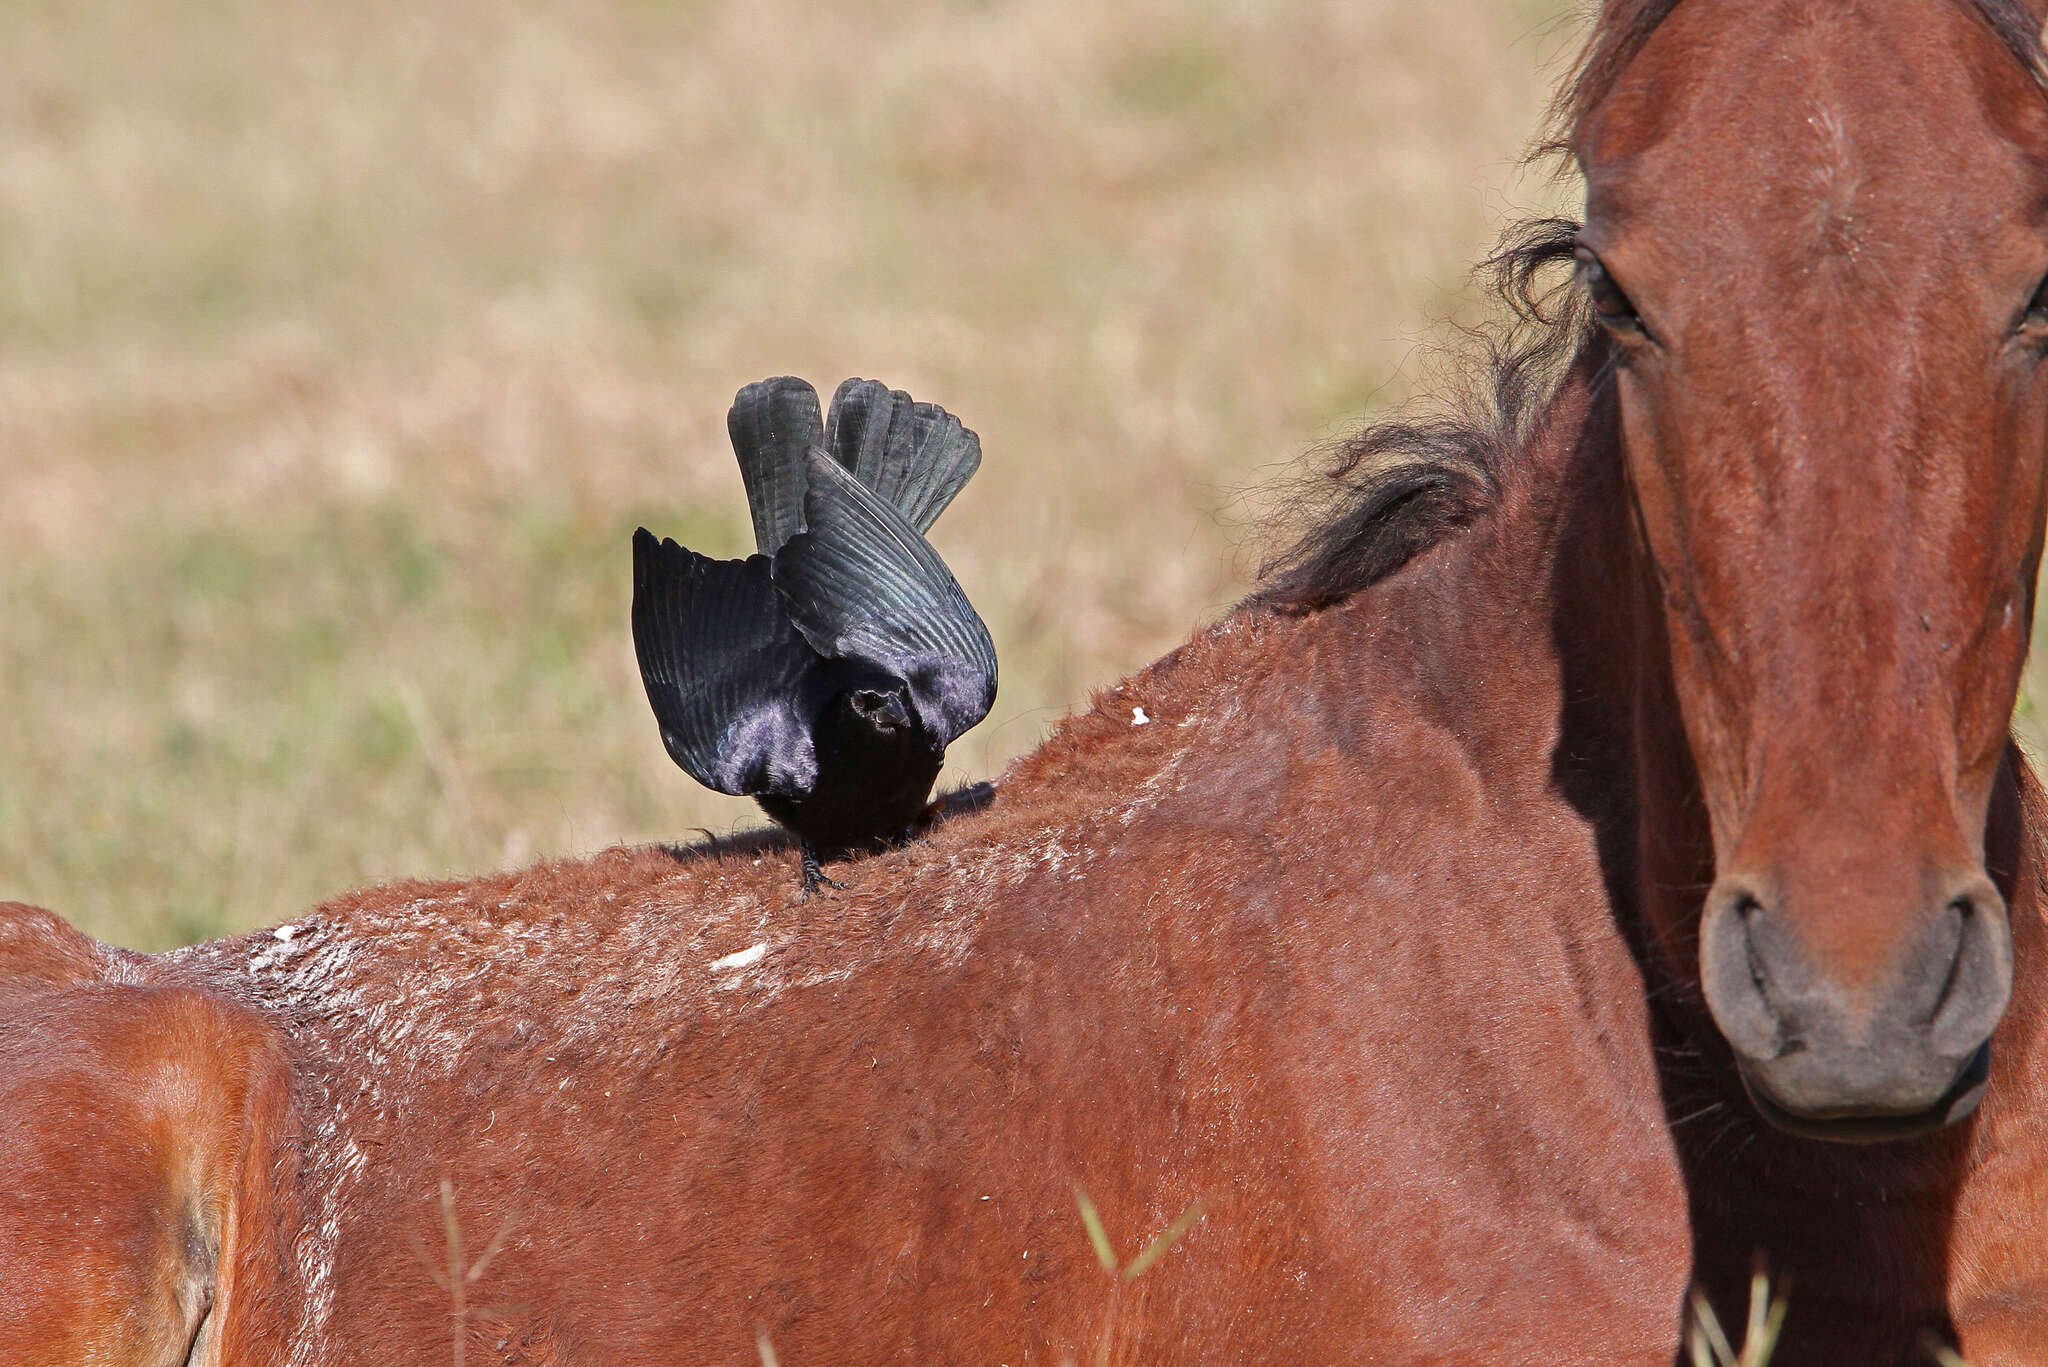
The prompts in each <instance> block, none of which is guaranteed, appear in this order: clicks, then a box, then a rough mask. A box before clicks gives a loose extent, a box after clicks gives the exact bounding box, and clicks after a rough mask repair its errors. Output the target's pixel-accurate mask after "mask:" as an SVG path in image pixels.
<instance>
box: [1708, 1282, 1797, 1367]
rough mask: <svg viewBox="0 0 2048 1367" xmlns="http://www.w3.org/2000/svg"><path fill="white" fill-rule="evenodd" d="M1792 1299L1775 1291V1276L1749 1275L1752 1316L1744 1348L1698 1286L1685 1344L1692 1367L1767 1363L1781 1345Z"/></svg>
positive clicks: (1759, 1366)
mask: <svg viewBox="0 0 2048 1367" xmlns="http://www.w3.org/2000/svg"><path fill="white" fill-rule="evenodd" d="M1789 1304H1790V1302H1789V1301H1788V1299H1787V1298H1786V1296H1785V1295H1784V1294H1783V1292H1782V1291H1781V1292H1779V1293H1777V1294H1773V1293H1772V1290H1771V1279H1770V1278H1769V1277H1768V1276H1767V1275H1765V1274H1764V1273H1763V1272H1762V1271H1758V1272H1756V1273H1755V1274H1754V1275H1752V1276H1751V1277H1750V1279H1749V1320H1748V1323H1747V1324H1745V1325H1744V1326H1743V1334H1742V1346H1741V1347H1740V1348H1737V1347H1735V1345H1734V1344H1733V1343H1732V1342H1731V1341H1730V1340H1729V1338H1728V1335H1727V1333H1726V1331H1724V1330H1723V1329H1722V1328H1721V1321H1720V1318H1719V1317H1718V1316H1717V1315H1715V1314H1714V1307H1713V1306H1711V1305H1709V1304H1708V1303H1707V1298H1706V1296H1705V1295H1704V1294H1702V1293H1701V1292H1700V1291H1699V1290H1698V1289H1697V1288H1695V1289H1694V1291H1693V1293H1692V1301H1691V1307H1692V1324H1691V1326H1690V1327H1689V1328H1688V1329H1687V1330H1686V1335H1685V1348H1686V1354H1687V1356H1688V1357H1689V1358H1690V1359H1691V1360H1692V1367H1767V1364H1768V1363H1769V1362H1770V1360H1771V1354H1772V1353H1773V1352H1774V1351H1775V1350H1776V1349H1777V1346H1778V1334H1779V1331H1780V1330H1782V1329H1783V1328H1784V1326H1785V1311H1786V1309H1787V1307H1788V1305H1789Z"/></svg>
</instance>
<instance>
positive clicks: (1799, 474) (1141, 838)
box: [0, 0, 2048, 1367]
mask: <svg viewBox="0 0 2048 1367" xmlns="http://www.w3.org/2000/svg"><path fill="white" fill-rule="evenodd" d="M2042 19H2043V15H2042V14H2041V13H2040V11H2039V9H2038V8H2030V7H2029V6H2028V5H2023V4H2021V3H2019V2H2018V0H1749V2H1748V3H1742V2H1739V0H1684V3H1678V4H1674V3H1671V2H1670V0H1664V3H1650V2H1648V0H1633V2H1623V0H1617V2H1616V3H1610V4H1609V5H1608V6H1607V7H1606V10H1605V12H1604V13H1603V15H1602V17H1601V21H1600V25H1599V28H1598V30H1597V31H1596V33H1595V35H1594V40H1593V43H1592V45H1591V47H1590V49H1589V52H1588V55H1587V57H1586V59H1585V61H1584V63H1583V65H1582V67H1581V69H1580V75H1579V76H1578V78H1577V79H1576V80H1575V82H1574V83H1573V85H1572V86H1571V87H1570V88H1569V89H1568V90H1567V92H1566V95H1565V97H1564V99H1563V102H1562V104H1561V108H1562V110H1563V115H1564V118H1565V120H1566V124H1567V136H1566V138H1565V144H1566V145H1567V146H1568V147H1569V148H1570V150H1571V151H1572V152H1573V153H1574V154H1575V155H1576V157H1577V159H1578V161H1579V164H1580V166H1581V167H1582V169H1583V171H1584V172H1585V175H1586V178H1587V183H1588V186H1589V193H1588V211H1587V221H1586V224H1585V226H1584V227H1583V228H1580V227H1577V226H1576V225H1561V224H1543V225H1537V226H1536V227H1535V228H1534V229H1532V230H1530V231H1528V232H1526V233H1524V234H1523V235H1522V236H1521V237H1520V238H1519V240H1517V241H1516V242H1514V243H1512V244H1511V245H1510V247H1509V249H1508V250H1507V251H1506V252H1505V253H1504V254H1503V256H1502V257H1501V258H1500V266H1501V269H1502V271H1503V273H1504V275H1505V279H1506V287H1507V293H1508V295H1509V296H1510V297H1511V298H1512V299H1515V300H1517V301H1519V302H1520V303H1521V305H1522V306H1523V307H1524V309H1525V310H1527V311H1528V314H1527V317H1526V318H1525V321H1524V324H1523V326H1522V327H1521V328H1520V329H1519V330H1518V331H1516V332H1514V333H1512V334H1511V335H1509V336H1508V337H1507V338H1506V339H1505V340H1504V341H1502V342H1501V343H1500V344H1499V345H1497V347H1496V349H1495V350H1494V352H1493V353H1492V355H1491V358H1490V359H1491V366H1490V370H1489V378H1490V381H1491V383H1490V384H1489V386H1487V389H1486V395H1487V399H1488V402H1486V403H1485V404H1482V405H1479V407H1480V408H1481V409H1483V410H1484V411H1483V412H1480V413H1479V414H1478V415H1477V416H1475V417H1473V418H1470V419H1468V420H1448V419H1447V420H1442V421H1437V422H1432V423H1421V424H1409V425H1397V426H1391V427H1383V428H1379V429H1375V430H1373V431H1370V432H1368V433H1367V434H1365V436H1364V437H1362V438H1361V439H1359V440H1358V441H1357V442H1355V443H1354V444H1353V445H1352V446H1351V448H1350V450H1349V464H1348V466H1347V475H1348V478H1347V480H1346V482H1345V493H1344V495H1343V498H1342V500H1341V501H1340V504H1339V506H1338V507H1337V509H1336V510H1335V511H1334V512H1333V513H1332V514H1330V516H1329V517H1328V520H1327V521H1326V523H1325V524H1324V525H1323V526H1322V527H1321V528H1320V530H1318V531H1317V532H1315V533H1314V534H1313V535H1311V536H1310V537H1309V538H1308V539H1307V540H1305V541H1304V542H1303V543H1302V544H1301V545H1300V547H1298V548H1297V550H1296V551H1295V552H1294V553H1293V554H1292V555H1291V556H1289V557H1287V558H1286V559H1285V560H1284V561H1283V562H1282V563H1281V564H1280V565H1279V566H1278V567H1277V568H1276V569H1275V571H1274V572H1273V574H1272V575H1271V577H1270V578H1269V580H1268V582H1267V585H1266V587H1265V589H1264V590H1263V591H1262V593H1261V594H1260V596H1259V597H1258V598H1257V599H1255V600H1254V601H1253V602H1252V603H1250V604H1247V605H1246V606H1245V607H1244V608H1243V609H1241V610H1240V611H1239V612H1237V613H1236V614H1234V615H1233V616H1231V617H1230V618H1229V619H1228V620H1226V621H1225V622H1223V623H1221V624H1220V625H1218V626H1217V627H1215V628H1213V629H1211V630H1209V631H1207V632H1206V633H1204V634H1202V635H1201V636H1199V637H1197V638H1196V639H1195V640H1194V641H1193V642H1191V643H1190V644H1189V645H1187V646H1185V647H1183V648H1182V649H1181V650H1179V651H1176V652H1175V653H1174V654H1173V655H1171V656H1168V657H1167V658H1166V659H1165V660H1163V661H1161V662H1160V663H1158V664H1157V665H1155V666H1153V667H1152V668H1151V669H1149V670H1147V671H1145V672H1143V673H1141V674H1139V675H1137V676H1135V677H1134V678H1132V679H1130V680H1128V681H1126V682H1125V683H1124V684H1122V685H1120V686H1119V687H1117V688H1116V689H1114V690H1112V691H1110V692H1108V693H1105V694H1104V695H1103V696H1101V697H1100V698H1099V699H1098V700H1097V701H1096V703H1095V705H1094V707H1093V708H1092V710H1090V711H1088V712H1087V713H1085V714H1083V715H1081V716H1078V717H1076V718H1074V719H1073V720H1071V721H1070V722H1069V723H1068V724H1067V725H1066V726H1065V727H1064V729H1063V730H1062V731H1061V732H1060V734H1059V735H1057V736H1056V737H1055V738H1054V739H1053V740H1052V741H1051V742H1050V743H1049V744H1047V745H1046V746H1045V747H1044V748H1043V749H1042V750H1041V751H1040V752H1039V753H1038V754H1036V755H1035V756H1033V757H1032V758H1030V759H1028V760H1026V761H1024V762H1023V763H1021V764H1020V765H1019V766H1017V768H1016V769H1015V770H1014V771H1013V772H1011V773H1010V774H1009V775H1008V776H1006V778H1005V779H1004V781H1003V783H1002V785H1001V788H1000V796H999V797H998V799H997V800H996V801H995V802H994V803H993V804H991V805H990V806H988V807H987V808H986V809H984V810H980V811H974V812H965V813H961V814H958V815H955V816H954V817H952V818H951V819H949V820H946V821H943V822H941V823H939V824H938V825H937V826H936V827H935V828H934V830H933V833H932V834H931V836H930V838H929V839H928V840H926V841H925V842H923V843H921V844H919V845H917V846H914V847H912V848H908V849H904V850H900V851H896V852H894V853H891V854H887V855H883V856H878V857H875V858H872V859H868V860H864V861H861V862H858V863H855V864H852V865H850V866H848V867H847V868H846V869H845V871H844V873H843V874H842V877H843V878H844V881H846V882H847V883H848V884H849V885H850V886H849V887H848V889H847V890H846V891H844V892H841V893H838V894H836V895H833V896H831V897H829V898H826V899H821V900H818V901H813V902H811V903H808V904H799V903H798V902H797V901H796V900H795V898H794V897H793V896H792V895H791V890H790V884H789V881H788V880H787V879H786V877H785V876H784V875H785V873H786V869H787V857H786V855H784V854H779V853H778V854H773V855H769V854H766V853H764V851H765V850H767V849H768V842H766V841H761V840H757V841H754V842H752V843H748V844H740V845H730V846H726V847H712V848H706V849H699V850H692V851H684V852H670V851H662V850H640V851H614V852H611V853H609V854H605V855H602V856H599V857H598V858H596V859H593V860H590V861H588V862H582V863H564V864H548V865H542V866H539V867H536V868H533V869H529V870H526V871H523V872H520V873H516V874H509V875H504V876H500V877H494V878H485V879H479V880H475V881H472V882H468V883H457V884H445V885H431V886H430V885H422V884H411V885H399V886H394V887H389V888H384V889H380V890H375V891H371V892H367V893H362V894H358V895H355V896H352V897H349V898H344V899H342V900H340V901H337V902H335V903H332V904H330V905H328V906H326V907H324V908H322V909H320V910H319V911H317V912H314V913H312V914H311V915H309V916H307V917H305V918H304V919H302V920H299V921H295V922H293V923H291V924H288V925H285V926H280V927H278V928H277V929H276V930H274V931H270V932H266V933H262V934H258V935H254V936H251V937H247V938H244V939H240V940H233V941H227V942H222V943H218V944H210V945H201V946H197V947H194V948H192V949H188V950H183V951H178V952H176V953H172V954H167V955H163V956H158V957H155V958H149V957H144V956H138V955H131V954H126V953H123V952H120V951H116V950H111V949H107V948H104V947H101V946H97V945H94V944H92V943H91V942H89V941H86V940H85V939H83V938H82V937H80V936H78V935H77V934H76V933H75V932H73V931H71V930H70V929H69V928H68V927H66V926H64V925H63V923H62V922H60V921H58V920H56V918H54V917H51V916H49V915H48V914H47V913H41V912H37V911H33V910H30V909H28V908H19V907H17V908H12V909H11V910H8V911H7V912H6V913H5V914H4V915H0V972H4V976H0V1016H4V1019H5V1021H6V1022H7V1023H6V1026H5V1028H4V1031H0V1098H4V1099H0V1114H4V1115H5V1116H6V1118H7V1122H8V1123H7V1124H6V1126H5V1127H4V1128H0V1360H4V1361H5V1362H7V1363H28V1362H34V1363H79V1364H83V1363H93V1364H113V1363H119V1364H177V1363H208V1364H217V1363H233V1364H265V1365H269V1364H277V1365H279V1367H287V1365H288V1367H314V1364H356V1363H362V1364H372V1363H374V1364H380V1365H381V1364H389V1363H445V1362H448V1361H451V1360H455V1361H461V1360H463V1359H464V1358H465V1357H467V1358H474V1359H477V1360H489V1361H507V1362H532V1363H562V1364H567V1363H605V1364H616V1363H672V1362H689V1363H696V1362H730V1363H738V1362H747V1361H752V1360H754V1359H755V1357H756V1355H757V1354H759V1355H760V1356H761V1357H763V1358H765V1357H766V1356H767V1351H768V1349H767V1345H772V1347H773V1350H774V1352H775V1354H776V1356H777V1357H778V1358H779V1360H780V1361H782V1362H786V1363H790V1364H796V1365H799V1367H801V1365H802V1364H813V1363H828V1362H829V1363H875V1362H882V1361H902V1362H911V1361H915V1362H936V1363H968V1362H973V1363H1011V1364H1024V1363H1032V1364H1044V1365H1045V1367H1051V1364H1054V1363H1058V1362H1061V1361H1063V1360H1072V1361H1075V1362H1077V1363H1078V1362H1089V1363H1093V1362H1132V1361H1141V1360H1142V1361H1147V1362H1162V1363H1193V1362H1232V1363H1238V1362H1242V1363H1318V1362H1339V1361H1344V1362H1389V1363H1524V1362H1567V1361H1568V1362H1630V1363H1668V1362H1669V1361H1670V1360H1671V1359H1672V1356H1673V1354H1674V1352H1675V1351H1676V1348H1677V1343H1678V1336H1679V1331H1680V1324H1681V1314H1682V1310H1681V1304H1682V1300H1683V1297H1684V1294H1685V1291H1686V1288H1687V1285H1688V1283H1689V1282H1690V1281H1692V1280H1694V1279H1698V1280H1699V1281H1700V1282H1702V1283H1703V1284H1704V1285H1705V1286H1706V1287H1707V1288H1708V1290H1709V1291H1710V1293H1711V1294H1712V1295H1714V1296H1715V1297H1716V1298H1717V1299H1719V1300H1720V1301H1721V1304H1722V1309H1723V1311H1724V1317H1726V1314H1727V1312H1730V1311H1733V1310H1736V1309H1737V1308H1738V1307H1737V1305H1736V1293H1737V1288H1738V1286H1739V1284H1740V1283H1741V1282H1742V1281H1743V1280H1744V1279H1745V1278H1746V1275H1747V1273H1748V1270H1749V1267H1750V1262H1751V1259H1752V1257H1753V1256H1755V1255H1756V1254H1758V1253H1761V1254H1762V1255H1763V1256H1764V1257H1765V1258H1766V1260H1767V1261H1768V1263H1769V1264H1770V1265H1771V1267H1772V1268H1773V1269H1775V1270H1777V1271H1780V1272H1784V1273H1788V1274H1789V1275H1790V1277H1791V1279H1792V1283H1793V1287H1792V1302H1791V1315H1790V1319H1789V1321H1788V1324H1787V1342H1786V1346H1785V1348H1784V1350H1783V1352H1782V1354H1781V1356H1780V1358H1779V1359H1778V1360H1779V1361H1780V1362H1822V1363H1833V1362H1859V1363H1861V1362H1908V1361H1920V1360H1924V1357H1923V1354H1924V1353H1925V1351H1926V1349H1927V1346H1928V1345H1929V1344H1930V1343H1932V1342H1957V1343H1960V1345H1961V1346H1962V1348H1963V1350H1964V1351H1965V1352H1966V1353H1967V1354H1968V1355H1969V1356H1970V1358H1971V1360H1972V1361H1974V1362H1976V1363H1977V1364H1979V1367H1990V1364H1996V1363H2017V1362H2025V1361H2038V1360H2040V1358H2041V1356H2042V1353H2043V1349H2042V1348H2041V1346H2040V1345H2041V1344H2042V1343H2043V1342H2048V1339H2044V1331H2043V1328H2042V1326H2043V1324H2044V1322H2048V1135H2044V1126H2043V1124H2042V1123H2041V1121H2040V1120H2039V1119H2038V1117H2040V1116H2041V1115H2042V1114H2043V1107H2044V1106H2048V1053H2044V1048H2048V1042H2044V1041H2043V1040H2042V1038H2041V1030H2042V1025H2043V1022H2044V1020H2048V1002H2044V998H2043V993H2044V990H2048V984H2044V981H2043V974H2044V962H2043V956H2044V954H2048V945H2044V932H2048V926H2044V923H2043V916H2044V909H2043V901H2042V891H2041V873H2042V862H2041V858H2040V854H2039V852H2038V851H2039V839H2040V836H2041V834H2042V833H2043V823H2044V822H2048V810H2044V808H2043V804H2042V802H2041V801H2040V799H2039V797H2038V794H2037V792H2036V790H2035V788H2034V787H2033V785H2032V781H2031V779H2030V778H2028V776H2027V775H2026V772H2025V769H2024V765H2023V764H2022V762H2021V761H2020V759H2019V757H2018V755H2017V753H2016V752H2015V751H2014V750H2013V749H2012V748H2011V746H2010V745H2009V743H2008V741H2007V739H2006V718H2007V716H2008V714H2009V712H2010V709H2011V705H2012V701H2013V698H2014V695H2015V690H2016V688H2017V681H2018V673H2019V669H2020V664H2021V661H2022V659H2023V656H2024V653H2025V644H2026V636H2027V631H2028V623H2029V621H2030V619H2031V615H2032V612H2031V610H2032V588H2031V586H2032V584H2033V582H2034V575H2035V571H2036V566H2037V561H2038V558H2039V554H2040V548H2041V526H2042V501H2043V488H2044V468H2048V384H2044V377H2043V371H2042V365H2043V362H2042V357H2043V352H2044V349H2048V300H2044V299H2043V298H2042V297H2041V296H2040V295H2039V294H2038V293H2037V291H2038V290H2039V288H2040V282H2041V280H2042V278H2043V277H2044V276H2048V208H2044V206H2048V97H2044V95H2043V92H2042V90H2041V89H2040V86H2039V83H2038V75H2039V71H2040V66H2041V61H2042V53H2041V50H2040V45H2039V39H2038V33H2039V30H2040V26H2041V23H2042ZM1574 256H1576V258H1577V268H1576V276H1575V282H1574V283H1572V284H1569V285H1567V286H1565V287H1564V291H1563V293H1560V294H1553V295H1552V296H1550V300H1549V303H1548V305H1545V304H1544V303H1543V302H1542V301H1541V300H1539V299H1538V298H1537V296H1536V294H1535V290H1534V284H1533V282H1534V281H1535V280H1536V278H1537V277H1538V275H1539V274H1540V273H1541V272H1542V271H1543V269H1544V268H1545V266H1546V265H1547V264H1548V263H1551V262H1562V261H1565V260H1567V259H1570V258H1572V257H1574ZM1546 308H1547V309H1548V310H1549V312H1547V313H1546V312H1545V309H1546ZM1987 1037H1989V1038H1990V1046H1989V1049H1988V1051H1987V1049H1986V1047H1985V1041H1986V1038H1987ZM1854 1140H1863V1141H1878V1142H1867V1143H1860V1144H1858V1143H1849V1142H1830V1141H1854ZM1077 1186H1078V1187H1080V1188H1082V1189H1084V1190H1085V1191H1086V1193H1087V1194H1088V1196H1089V1197H1091V1198H1092V1206H1093V1208H1095V1209H1099V1211H1100V1212H1101V1220H1102V1223H1103V1226H1104V1227H1105V1228H1106V1232H1107V1233H1106V1240H1105V1242H1106V1244H1107V1246H1108V1249H1109V1251H1110V1255H1111V1256H1110V1257H1109V1259H1108V1262H1109V1264H1111V1265H1112V1266H1113V1267H1114V1268H1116V1269H1117V1270H1111V1269H1108V1268H1106V1267H1105V1265H1104V1261H1103V1260H1102V1259H1100V1258H1099V1257H1098V1255H1097V1253H1096V1252H1095V1251H1091V1236H1090V1233H1089V1231H1088V1229H1087V1227H1086V1226H1084V1223H1083V1220H1082V1218H1081V1216H1080V1214H1079V1213H1078V1210H1077V1204H1076V1196H1075V1189H1076V1187H1077ZM1197 1202H1199V1203H1201V1204H1200V1205H1199V1207H1198V1206H1197V1205H1196V1203H1197ZM1194 1211H1198V1212H1199V1218H1197V1219H1195V1220H1194V1222H1193V1223H1192V1224H1191V1225H1186V1226H1185V1228H1184V1232H1183V1233H1182V1234H1181V1235H1180V1237H1179V1238H1178V1240H1177V1242H1173V1243H1172V1245H1171V1247H1170V1248H1169V1249H1168V1250H1167V1251H1166V1252H1165V1253H1164V1255H1163V1257H1160V1258H1158V1259H1157V1260H1156V1261H1153V1262H1151V1264H1150V1265H1149V1266H1145V1267H1140V1266H1137V1265H1135V1264H1133V1263H1132V1262H1131V1261H1130V1260H1131V1258H1132V1255H1133V1254H1134V1253H1135V1252H1136V1250H1137V1248H1138V1247H1139V1245H1140V1244H1141V1243H1143V1242H1144V1241H1145V1240H1147V1239H1150V1238H1151V1237H1152V1236H1153V1235H1154V1234H1156V1233H1157V1232H1158V1231H1160V1230H1162V1229H1164V1228H1165V1227H1167V1226H1168V1225H1169V1223H1170V1222H1174V1221H1175V1217H1176V1216H1179V1215H1181V1214H1182V1213H1183V1212H1194ZM1155 1251H1157V1250H1156V1249H1155Z"/></svg>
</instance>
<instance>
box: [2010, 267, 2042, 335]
mask: <svg viewBox="0 0 2048 1367" xmlns="http://www.w3.org/2000/svg"><path fill="white" fill-rule="evenodd" d="M2016 331H2017V332H2018V333H2019V335H2020V336H2022V337H2024V338H2026V339H2027V340H2028V341H2031V342H2037V343H2041V344H2043V345H2048V280H2043V281H2042V282H2041V287H2040V288H2039V289H2037V290H2035V291H2034V297H2033V298H2032V299H2029V300H2028V301H2027V311H2026V312H2025V313H2023V314H2021V315H2020V325H2019V327H2018V328H2017V329H2016Z"/></svg>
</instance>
